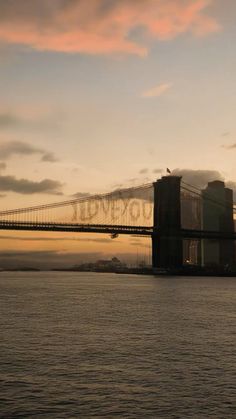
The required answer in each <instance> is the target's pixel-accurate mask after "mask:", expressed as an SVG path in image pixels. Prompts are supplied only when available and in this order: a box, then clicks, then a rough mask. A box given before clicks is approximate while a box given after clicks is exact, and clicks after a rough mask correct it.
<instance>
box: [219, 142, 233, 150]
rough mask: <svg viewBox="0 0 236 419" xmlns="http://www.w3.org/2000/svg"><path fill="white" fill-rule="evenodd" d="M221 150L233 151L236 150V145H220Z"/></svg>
mask: <svg viewBox="0 0 236 419" xmlns="http://www.w3.org/2000/svg"><path fill="white" fill-rule="evenodd" d="M222 147H223V148H226V149H227V150H233V149H235V148H236V143H234V144H229V145H222Z"/></svg>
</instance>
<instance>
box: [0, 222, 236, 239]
mask: <svg viewBox="0 0 236 419" xmlns="http://www.w3.org/2000/svg"><path fill="white" fill-rule="evenodd" d="M0 230H18V231H55V232H67V233H69V232H71V233H103V234H111V235H120V234H127V235H138V236H144V237H151V236H152V235H153V234H155V235H157V236H158V235H161V236H162V237H170V235H169V234H168V232H164V231H161V229H160V230H159V229H158V228H157V229H156V230H155V232H154V229H153V227H147V226H125V225H108V224H72V223H71V224H70V223H37V222H18V221H13V222H10V221H6V220H5V221H4V220H2V221H0ZM172 237H182V238H183V239H193V240H194V239H195V240H197V239H215V240H236V232H234V233H231V232H218V231H203V230H187V229H181V231H180V235H179V234H176V235H173V234H172Z"/></svg>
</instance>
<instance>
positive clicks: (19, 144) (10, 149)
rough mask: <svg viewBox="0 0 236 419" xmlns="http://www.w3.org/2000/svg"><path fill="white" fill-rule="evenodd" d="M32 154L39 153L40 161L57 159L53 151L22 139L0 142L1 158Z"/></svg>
mask: <svg viewBox="0 0 236 419" xmlns="http://www.w3.org/2000/svg"><path fill="white" fill-rule="evenodd" d="M33 154H41V161H44V162H55V161H57V158H56V157H55V155H54V154H53V153H51V152H48V151H46V150H43V149H42V148H38V147H35V146H33V145H31V144H29V143H25V142H23V141H8V142H5V143H2V144H0V156H1V159H3V160H7V159H9V158H10V157H12V156H14V155H24V156H31V155H33Z"/></svg>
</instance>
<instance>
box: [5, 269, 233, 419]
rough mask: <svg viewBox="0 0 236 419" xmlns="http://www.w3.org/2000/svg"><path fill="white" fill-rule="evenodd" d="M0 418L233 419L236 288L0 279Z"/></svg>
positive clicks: (206, 283)
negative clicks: (118, 418) (117, 418)
mask: <svg viewBox="0 0 236 419" xmlns="http://www.w3.org/2000/svg"><path fill="white" fill-rule="evenodd" d="M0 332H1V339H0V417H1V418H28V417H29V418H30V417H33V418H44V417H45V418H77V417H79V418H93V417H97V418H116V417H120V418H158V419H159V418H160V419H161V418H168V419H169V418H181V419H186V418H196V419H201V418H216V419H229V418H236V278H186V277H185V278H183V277H179V278H177V277H176V278H175V277H170V278H154V277H151V276H146V277H145V276H135V275H115V274H91V273H89V274H84V273H83V274H81V273H62V272H59V273H58V272H55V273H54V272H49V273H48V272H39V273H29V272H28V273H23V272H19V273H15V272H14V273H13V272H12V273H10V272H8V273H4V272H2V273H0Z"/></svg>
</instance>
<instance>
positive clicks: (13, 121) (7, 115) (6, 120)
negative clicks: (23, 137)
mask: <svg viewBox="0 0 236 419" xmlns="http://www.w3.org/2000/svg"><path fill="white" fill-rule="evenodd" d="M20 123H21V120H20V118H18V117H17V116H16V115H14V114H12V113H11V112H1V113H0V128H8V127H12V126H17V125H19V124H20Z"/></svg>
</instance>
